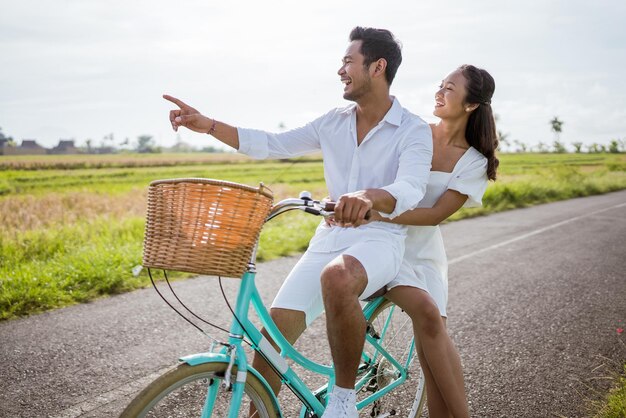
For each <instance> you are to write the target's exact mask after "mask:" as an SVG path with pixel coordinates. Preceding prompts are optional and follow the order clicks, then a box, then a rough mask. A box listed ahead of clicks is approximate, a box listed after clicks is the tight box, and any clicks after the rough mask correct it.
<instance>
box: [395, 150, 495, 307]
mask: <svg viewBox="0 0 626 418" xmlns="http://www.w3.org/2000/svg"><path fill="white" fill-rule="evenodd" d="M487 181H488V179H487V158H486V157H485V156H484V155H482V154H481V153H480V152H479V151H477V150H476V149H475V148H473V147H470V148H468V150H467V151H466V152H465V153H464V154H463V155H462V156H461V158H460V159H459V161H457V163H456V165H455V166H454V169H453V170H452V172H451V173H446V172H441V171H431V173H430V178H429V180H428V187H427V189H426V194H425V196H424V199H422V201H421V202H420V204H419V205H418V207H422V208H430V207H433V206H434V204H435V203H436V202H437V200H439V198H440V197H441V195H442V194H443V193H444V192H446V190H449V189H451V190H456V191H458V192H460V193H462V194H464V195H467V197H468V198H467V201H466V202H465V204H464V205H463V206H464V207H476V206H481V205H482V197H483V195H484V193H485V190H486V189H487ZM395 286H413V287H417V288H419V289H423V290H425V291H427V292H428V293H429V294H430V296H431V297H432V298H433V299H434V300H435V302H436V303H437V306H438V307H439V311H440V312H441V315H442V316H447V314H446V305H447V303H448V260H447V257H446V251H445V247H444V245H443V239H442V236H441V230H440V229H439V226H409V230H408V232H407V238H406V249H405V253H404V259H403V261H402V266H401V267H400V272H399V273H398V275H397V276H396V278H395V279H394V280H393V281H392V282H391V283H389V284H388V285H387V288H388V289H391V288H393V287H395Z"/></svg>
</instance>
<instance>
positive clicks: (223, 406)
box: [120, 363, 278, 418]
mask: <svg viewBox="0 0 626 418" xmlns="http://www.w3.org/2000/svg"><path fill="white" fill-rule="evenodd" d="M227 367H228V363H204V364H200V365H197V366H190V365H188V364H181V365H179V366H178V367H176V368H175V369H173V370H171V371H169V372H167V373H166V374H164V375H163V376H160V377H159V378H157V379H156V380H155V381H154V382H152V383H151V384H150V385H149V386H148V387H146V388H145V389H144V390H143V391H142V392H141V393H140V394H139V395H138V396H137V397H136V398H135V399H134V400H133V401H132V402H131V403H130V404H129V405H128V407H126V409H125V410H124V412H122V415H121V416H120V418H131V417H132V418H135V417H141V418H143V417H146V418H157V417H159V418H163V417H167V418H170V417H171V418H174V417H181V418H183V417H185V418H189V417H205V416H207V417H218V418H224V417H226V416H227V415H228V409H229V406H230V399H231V395H232V392H231V391H229V390H226V389H222V386H221V384H222V382H223V380H224V376H225V375H226V370H227ZM231 373H232V376H231V381H232V382H234V381H235V378H236V374H237V368H236V367H233V369H232V372H231ZM212 385H217V386H213V387H214V388H217V389H219V391H218V394H217V398H216V400H215V406H214V408H213V411H212V412H211V413H206V415H202V413H203V408H204V405H205V400H206V398H207V392H208V390H209V389H210V387H211V386H212ZM272 398H273V394H270V393H269V392H267V390H266V389H265V386H263V384H262V383H261V382H260V381H259V380H258V379H257V378H256V377H255V376H254V375H253V374H252V373H248V374H247V378H246V384H245V389H244V397H243V401H242V404H241V409H240V410H239V415H238V416H239V417H248V412H249V409H250V405H254V406H255V407H256V409H257V411H258V412H257V414H256V415H255V417H259V418H274V417H277V416H278V411H277V410H276V408H275V406H274V403H273V401H272Z"/></svg>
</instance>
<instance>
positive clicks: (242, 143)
mask: <svg viewBox="0 0 626 418" xmlns="http://www.w3.org/2000/svg"><path fill="white" fill-rule="evenodd" d="M237 134H238V135H239V149H238V150H237V152H240V153H242V154H245V155H247V156H249V157H252V158H255V159H257V160H262V159H265V158H267V157H268V155H269V151H268V140H267V134H266V133H265V132H263V131H257V130H254V129H245V128H237Z"/></svg>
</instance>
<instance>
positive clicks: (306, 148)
mask: <svg viewBox="0 0 626 418" xmlns="http://www.w3.org/2000/svg"><path fill="white" fill-rule="evenodd" d="M320 123H323V119H322V118H318V119H316V120H315V121H313V122H311V123H308V124H306V125H304V126H302V127H300V128H296V129H292V130H290V131H287V132H281V133H271V132H265V131H260V130H256V129H246V128H237V133H238V134H239V149H238V150H237V151H238V152H240V153H242V154H246V155H247V156H249V157H252V158H255V159H258V160H262V159H266V158H290V157H297V156H300V155H305V154H309V153H311V152H315V151H319V150H320V148H321V146H320V137H319V132H318V127H317V125H319V124H320Z"/></svg>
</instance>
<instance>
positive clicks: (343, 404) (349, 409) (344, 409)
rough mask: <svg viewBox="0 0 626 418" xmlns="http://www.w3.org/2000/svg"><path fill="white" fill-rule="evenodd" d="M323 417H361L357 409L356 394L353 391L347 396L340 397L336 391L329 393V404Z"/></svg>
mask: <svg viewBox="0 0 626 418" xmlns="http://www.w3.org/2000/svg"><path fill="white" fill-rule="evenodd" d="M322 418H359V413H358V412H357V410H356V395H355V394H354V393H352V394H351V395H350V396H347V397H346V398H340V397H339V396H337V395H336V394H334V393H331V394H330V395H328V404H327V405H326V409H325V410H324V415H322Z"/></svg>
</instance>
